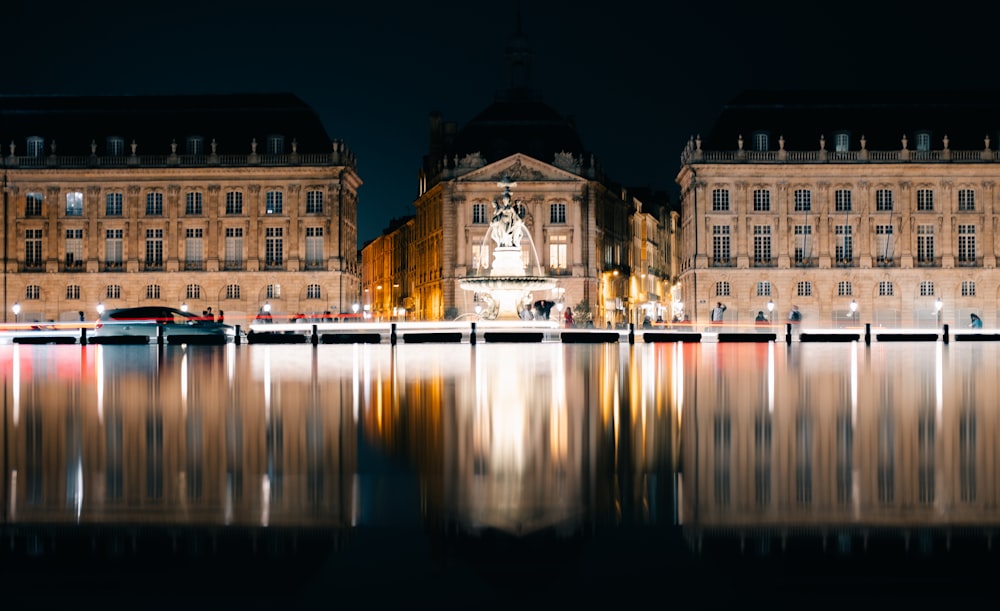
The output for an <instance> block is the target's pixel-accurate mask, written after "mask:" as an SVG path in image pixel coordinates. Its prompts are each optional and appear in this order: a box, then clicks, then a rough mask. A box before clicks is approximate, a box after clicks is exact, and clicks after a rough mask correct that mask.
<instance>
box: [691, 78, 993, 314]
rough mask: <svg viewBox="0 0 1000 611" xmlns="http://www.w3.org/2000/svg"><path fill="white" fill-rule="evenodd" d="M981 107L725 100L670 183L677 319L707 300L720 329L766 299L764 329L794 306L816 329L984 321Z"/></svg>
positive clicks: (985, 119)
mask: <svg viewBox="0 0 1000 611" xmlns="http://www.w3.org/2000/svg"><path fill="white" fill-rule="evenodd" d="M995 101H996V97H995V96H992V97H991V96H989V95H987V94H984V93H977V94H960V93H955V94H951V95H948V96H941V95H933V94H921V95H907V96H902V97H901V96H899V95H898V94H897V95H889V94H867V95H865V96H863V97H861V96H857V95H855V96H849V95H843V94H818V93H810V94H807V93H797V94H764V93H748V94H745V95H744V96H741V97H740V98H737V100H735V101H734V102H733V103H731V104H730V105H729V106H727V107H726V108H725V109H724V111H723V112H722V114H721V115H720V118H719V120H718V122H717V123H716V125H715V126H714V127H713V129H712V132H711V134H710V135H709V136H707V137H706V138H705V139H702V138H700V137H699V138H697V139H694V138H692V140H691V142H690V143H689V144H688V146H687V147H686V149H685V150H684V152H683V155H682V167H681V169H680V172H679V174H678V175H677V183H678V184H679V185H680V187H681V191H682V194H681V210H682V233H683V246H682V250H683V252H684V255H683V260H682V265H681V273H680V283H681V287H682V288H681V293H682V296H681V298H682V300H683V302H684V304H685V309H686V310H687V311H688V312H689V313H690V316H691V318H692V320H697V321H707V320H708V317H709V310H710V309H711V308H712V307H713V306H714V305H715V303H716V302H718V301H722V302H724V303H725V304H726V305H727V306H728V309H727V310H726V314H725V320H726V322H730V323H743V324H747V323H752V321H753V320H754V316H755V314H756V313H757V312H758V311H764V312H767V304H768V302H773V304H774V305H775V310H774V313H773V316H774V319H775V320H778V321H782V320H785V319H786V318H787V316H788V312H789V311H790V309H791V308H792V306H793V305H795V306H798V307H799V309H800V310H801V311H802V312H803V314H804V318H803V320H804V321H805V323H804V324H809V323H811V324H818V325H824V326H850V325H851V324H852V323H857V322H858V321H860V322H871V323H873V324H875V325H879V326H883V325H884V326H918V327H921V326H925V327H932V326H940V325H941V324H942V323H951V324H954V325H958V326H967V325H968V324H969V321H970V314H973V313H975V314H978V315H979V316H981V317H982V318H983V319H984V321H985V322H986V324H987V326H992V325H996V324H998V322H1000V317H998V311H997V297H998V294H1000V275H998V274H997V272H996V263H997V254H998V251H1000V247H998V243H997V230H996V223H997V218H998V211H1000V200H998V195H997V190H996V181H997V177H998V176H1000V165H998V164H997V161H998V159H1000V158H998V156H997V154H996V151H995V150H994V148H995V145H991V137H992V141H993V142H994V143H995V142H996V141H997V138H998V137H1000V125H998V122H997V119H996V117H997V116H998V114H997V111H998V110H1000V108H998V105H997V104H996V102H995ZM984 134H986V136H985V137H984V136H983V135H984ZM991 147H992V148H991Z"/></svg>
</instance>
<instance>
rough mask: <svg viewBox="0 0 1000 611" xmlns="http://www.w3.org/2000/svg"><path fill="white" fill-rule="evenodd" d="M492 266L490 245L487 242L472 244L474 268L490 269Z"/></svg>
mask: <svg viewBox="0 0 1000 611" xmlns="http://www.w3.org/2000/svg"><path fill="white" fill-rule="evenodd" d="M489 267H490V247H489V245H488V244H486V243H482V244H473V246H472V269H473V270H479V269H489Z"/></svg>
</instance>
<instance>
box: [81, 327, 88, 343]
mask: <svg viewBox="0 0 1000 611" xmlns="http://www.w3.org/2000/svg"><path fill="white" fill-rule="evenodd" d="M80 345H81V346H86V345H87V327H80Z"/></svg>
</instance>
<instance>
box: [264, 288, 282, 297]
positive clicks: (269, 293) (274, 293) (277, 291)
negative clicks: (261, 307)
mask: <svg viewBox="0 0 1000 611" xmlns="http://www.w3.org/2000/svg"><path fill="white" fill-rule="evenodd" d="M264 295H265V296H266V297H267V298H268V299H280V298H281V285H280V284H269V285H267V286H266V287H264Z"/></svg>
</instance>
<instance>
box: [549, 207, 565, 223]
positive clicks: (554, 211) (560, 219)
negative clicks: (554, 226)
mask: <svg viewBox="0 0 1000 611" xmlns="http://www.w3.org/2000/svg"><path fill="white" fill-rule="evenodd" d="M549 222H550V223H558V224H561V223H565V222H566V204H564V203H561V202H560V203H555V204H551V205H550V206H549Z"/></svg>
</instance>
